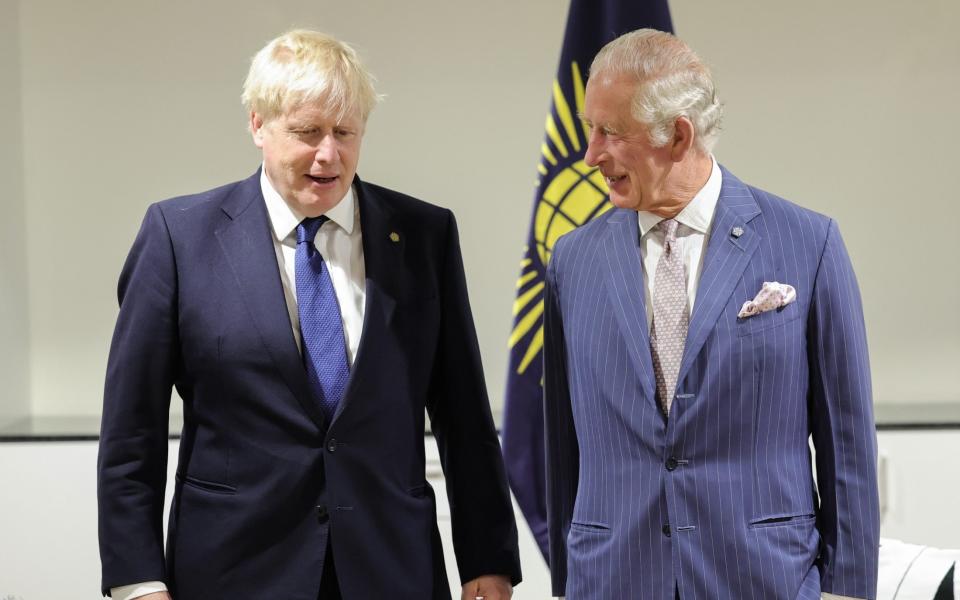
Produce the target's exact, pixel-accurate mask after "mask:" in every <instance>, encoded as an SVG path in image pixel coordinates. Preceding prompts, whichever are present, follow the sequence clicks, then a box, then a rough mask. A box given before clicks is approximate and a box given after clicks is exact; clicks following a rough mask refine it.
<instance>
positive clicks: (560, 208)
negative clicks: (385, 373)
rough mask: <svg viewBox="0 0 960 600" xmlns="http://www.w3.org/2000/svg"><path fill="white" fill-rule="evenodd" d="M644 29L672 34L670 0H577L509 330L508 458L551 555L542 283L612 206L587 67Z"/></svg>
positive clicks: (523, 503)
mask: <svg viewBox="0 0 960 600" xmlns="http://www.w3.org/2000/svg"><path fill="white" fill-rule="evenodd" d="M644 27H651V28H654V29H660V30H661V31H671V32H672V30H673V27H672V25H671V23H670V11H669V8H668V7H667V0H632V1H629V0H571V2H570V12H569V14H568V15H567V28H566V32H565V33H564V36H563V50H562V51H561V52H560V65H559V67H558V68H557V77H556V79H554V81H553V92H552V98H553V101H552V103H551V106H550V112H549V113H548V114H547V124H546V136H545V138H544V141H543V144H542V145H541V147H540V154H541V156H540V163H539V164H538V165H537V171H538V172H539V176H540V178H539V184H538V186H537V192H536V195H535V196H534V200H533V215H532V216H531V218H530V232H529V234H528V236H527V247H526V249H525V252H524V256H523V260H522V261H521V269H520V278H519V280H518V281H517V299H516V300H515V301H514V304H513V315H514V324H513V331H512V332H511V334H510V342H509V343H510V372H509V373H508V377H507V391H506V401H505V405H504V415H503V455H504V461H505V462H506V466H507V477H508V479H509V480H510V488H511V489H512V490H513V493H514V496H516V499H517V503H518V504H519V505H520V509H521V510H522V511H523V515H524V517H526V519H527V523H528V524H529V525H530V530H531V531H532V532H533V535H534V537H535V538H536V540H537V544H538V545H539V546H540V551H541V552H542V553H543V555H544V558H546V557H547V503H546V468H545V465H544V461H545V456H544V438H543V387H542V386H543V361H542V356H541V355H542V349H543V287H544V277H545V274H546V269H547V262H548V261H549V260H550V252H551V250H552V249H553V245H554V244H555V243H556V241H557V239H558V238H559V237H560V236H561V235H563V234H565V233H567V232H569V231H571V230H573V229H574V228H576V227H578V226H580V225H582V224H584V223H586V222H587V221H589V220H590V219H592V218H594V217H596V216H597V215H600V214H602V213H604V212H605V211H607V210H608V209H609V208H610V207H611V205H610V203H609V202H607V188H606V184H605V183H604V181H603V177H602V175H601V174H600V172H599V171H598V170H597V169H592V168H590V167H588V166H587V165H586V164H585V163H584V162H583V155H584V152H586V149H587V137H588V132H587V129H586V127H585V126H584V125H583V123H582V122H581V121H580V119H579V118H578V116H577V115H578V114H579V113H580V112H581V111H582V110H583V96H584V88H585V84H586V80H587V70H588V69H589V68H590V63H591V62H593V57H594V56H595V55H596V53H597V52H598V51H599V50H600V48H602V47H603V46H604V45H605V44H606V43H607V42H609V41H611V40H613V39H614V38H616V37H618V36H620V35H622V34H624V33H627V32H628V31H633V30H635V29H641V28H644Z"/></svg>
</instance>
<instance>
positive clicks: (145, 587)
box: [110, 581, 167, 600]
mask: <svg viewBox="0 0 960 600" xmlns="http://www.w3.org/2000/svg"><path fill="white" fill-rule="evenodd" d="M165 591H167V586H166V584H164V583H163V582H162V581H144V582H143V583H134V584H131V585H121V586H120V587H115V588H110V596H111V597H112V598H113V600H133V598H139V597H140V596H146V595H147V594H152V593H154V592H165Z"/></svg>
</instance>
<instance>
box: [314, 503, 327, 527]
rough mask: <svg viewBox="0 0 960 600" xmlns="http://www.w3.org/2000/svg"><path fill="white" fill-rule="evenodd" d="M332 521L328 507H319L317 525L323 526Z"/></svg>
mask: <svg viewBox="0 0 960 600" xmlns="http://www.w3.org/2000/svg"><path fill="white" fill-rule="evenodd" d="M329 520H330V514H329V513H328V512H327V507H326V506H325V505H323V504H321V505H320V506H318V507H317V523H320V524H321V525H323V524H324V523H326V522H327V521H329Z"/></svg>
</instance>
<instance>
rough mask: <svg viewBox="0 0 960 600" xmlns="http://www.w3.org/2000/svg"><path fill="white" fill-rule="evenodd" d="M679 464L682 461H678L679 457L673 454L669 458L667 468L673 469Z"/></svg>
mask: <svg viewBox="0 0 960 600" xmlns="http://www.w3.org/2000/svg"><path fill="white" fill-rule="evenodd" d="M678 464H680V463H678V462H677V459H675V458H674V457H672V456H671V457H670V458H668V459H667V470H668V471H672V470H674V469H676V468H677V465H678Z"/></svg>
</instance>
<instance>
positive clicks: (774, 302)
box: [737, 281, 797, 319]
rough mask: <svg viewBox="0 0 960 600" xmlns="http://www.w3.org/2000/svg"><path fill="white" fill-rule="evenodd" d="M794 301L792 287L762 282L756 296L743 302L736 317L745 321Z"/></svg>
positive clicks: (773, 282) (795, 295)
mask: <svg viewBox="0 0 960 600" xmlns="http://www.w3.org/2000/svg"><path fill="white" fill-rule="evenodd" d="M796 299H797V290H795V289H793V286H792V285H787V284H786V283H777V282H776V281H764V282H763V287H762V288H760V291H759V292H757V296H756V297H755V298H754V299H753V300H747V301H746V302H744V303H743V306H742V307H741V308H740V312H739V313H737V316H738V317H740V318H741V319H746V318H747V317H752V316H753V315H759V314H760V313H763V312H767V311H768V310H773V309H775V308H780V307H781V306H786V305H788V304H790V303H791V302H793V301H794V300H796Z"/></svg>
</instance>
